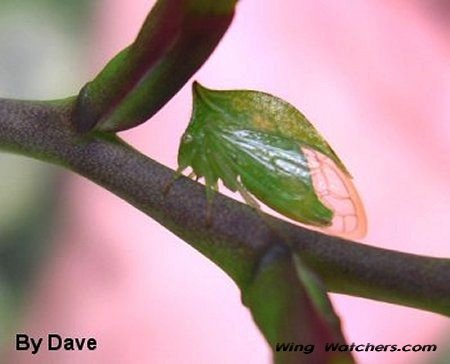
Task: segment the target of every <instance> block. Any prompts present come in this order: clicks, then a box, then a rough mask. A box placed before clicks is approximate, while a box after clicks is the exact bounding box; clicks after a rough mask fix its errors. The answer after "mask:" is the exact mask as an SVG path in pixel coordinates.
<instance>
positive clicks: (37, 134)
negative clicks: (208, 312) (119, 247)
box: [0, 99, 450, 315]
mask: <svg viewBox="0 0 450 364" xmlns="http://www.w3.org/2000/svg"><path fill="white" fill-rule="evenodd" d="M73 103H74V99H67V100H63V101H58V102H52V103H49V102H42V103H38V102H26V101H16V100H0V148H1V149H3V150H8V151H11V152H15V153H20V154H23V155H25V156H30V157H34V158H38V159H41V160H45V161H49V162H51V163H55V164H59V165H63V166H65V167H66V168H69V169H71V170H72V171H74V172H76V173H79V174H81V175H83V176H85V177H86V178H88V179H90V180H91V181H93V182H95V183H97V184H99V185H101V186H103V187H105V188H107V189H108V190H110V191H111V192H113V193H115V194H116V195H118V196H120V197H122V198H123V199H124V200H126V201H128V202H129V203H131V204H132V205H134V206H135V207H137V208H138V209H140V210H141V211H143V212H145V213H146V214H148V215H149V216H151V217H152V218H154V219H155V220H157V221H158V222H159V223H161V224H162V225H163V226H165V227H166V228H168V229H169V230H170V231H172V232H173V233H175V234H176V235H178V236H179V237H180V238H182V239H183V240H185V241H186V242H187V243H189V244H190V245H191V246H193V247H194V248H195V249H197V250H199V251H200V252H202V253H203V254H204V255H206V256H208V257H209V258H210V259H211V260H212V261H214V262H215V263H216V264H218V265H220V266H221V267H222V268H223V269H224V270H225V271H226V272H227V273H228V274H229V275H230V276H231V277H232V278H233V279H234V280H235V281H236V283H237V284H238V285H239V286H241V287H245V286H246V285H248V284H249V283H250V282H251V280H252V276H253V272H254V270H255V269H256V267H257V264H258V261H259V258H260V257H261V256H262V255H263V254H264V253H265V252H266V251H267V249H269V248H270V247H273V245H275V244H283V243H284V244H288V245H290V246H291V248H292V249H294V250H295V251H296V252H297V253H298V254H299V255H300V256H301V257H302V260H303V261H304V263H305V264H307V265H308V266H309V267H310V268H311V269H312V270H314V271H315V272H316V273H317V274H318V275H320V277H321V278H322V279H323V281H324V283H325V284H326V287H327V289H328V290H329V291H331V292H338V293H344V294H350V295H355V296H360V297H366V298H371V299H375V300H380V301H386V302H392V303H397V304H401V305H407V306H411V307H416V308H421V309H425V310H429V311H433V312H437V313H441V314H444V315H450V284H449V282H450V261H449V260H447V259H439V258H431V257H421V256H417V255H411V254H403V253H399V252H395V251H389V250H385V249H379V248H373V247H370V246H366V245H363V244H359V243H354V242H349V241H345V240H343V239H340V238H337V237H331V236H327V235H324V234H321V233H318V232H313V231H310V230H308V229H304V228H301V227H298V226H295V225H292V224H290V223H288V222H285V221H282V220H278V219H275V218H272V217H265V218H264V219H263V218H261V216H259V215H258V214H257V213H255V211H254V210H253V209H251V208H250V207H248V206H246V205H243V204H241V203H239V202H236V201H234V200H232V199H229V198H227V197H225V196H223V195H220V194H218V195H217V196H216V198H215V199H214V202H213V208H212V219H211V220H212V221H211V223H210V224H207V223H206V219H205V214H206V199H205V191H204V188H203V186H201V185H200V184H198V183H195V182H193V181H191V180H189V179H187V178H180V179H179V180H177V181H176V182H175V183H174V184H173V185H172V187H171V188H170V190H169V192H168V193H167V195H165V194H164V191H165V189H166V187H167V184H168V183H170V181H171V180H172V177H173V171H172V170H170V169H168V168H166V167H164V166H162V165H161V164H159V163H157V162H155V161H153V160H151V159H149V158H147V157H146V156H144V155H142V154H141V153H139V152H138V151H136V150H134V149H133V148H132V147H130V146H129V145H127V144H125V143H124V142H122V141H121V140H120V139H118V138H116V137H115V136H111V135H108V134H100V133H97V134H89V135H87V136H80V135H79V134H77V133H76V132H75V128H74V127H73V125H72V122H71V119H72V114H73ZM86 213H89V209H88V207H86ZM267 221H269V223H270V226H271V227H269V226H268V224H267ZM276 231H279V232H282V236H283V239H281V238H280V234H277V233H276ZM280 240H285V241H284V242H283V241H280Z"/></svg>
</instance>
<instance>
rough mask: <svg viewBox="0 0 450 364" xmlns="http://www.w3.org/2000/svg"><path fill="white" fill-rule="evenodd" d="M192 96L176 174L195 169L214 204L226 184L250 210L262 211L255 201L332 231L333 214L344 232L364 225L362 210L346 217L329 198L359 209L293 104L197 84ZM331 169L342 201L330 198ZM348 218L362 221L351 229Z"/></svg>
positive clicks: (341, 170) (337, 166) (342, 171)
mask: <svg viewBox="0 0 450 364" xmlns="http://www.w3.org/2000/svg"><path fill="white" fill-rule="evenodd" d="M193 94H194V104H193V112H192V117H191V120H190V123H189V126H188V128H187V130H186V131H185V133H184V135H183V137H182V139H181V144H180V149H179V152H178V165H179V167H178V171H179V172H181V171H183V170H185V169H186V168H188V167H191V168H192V172H193V174H194V175H196V176H197V177H198V178H200V177H204V179H205V184H206V187H207V194H208V199H209V200H210V199H211V197H212V191H214V190H217V183H218V180H221V181H222V182H223V184H224V185H225V186H226V187H227V188H229V189H230V190H232V191H234V192H235V191H238V192H240V193H241V195H242V196H243V197H244V199H245V200H246V201H247V202H248V203H250V204H251V205H253V206H258V204H257V203H256V201H255V200H254V199H253V197H252V196H251V195H253V196H254V197H256V198H257V199H258V200H260V201H261V202H263V203H264V204H266V205H267V206H269V207H270V208H272V209H274V210H275V211H277V212H279V213H281V214H282V215H284V216H286V217H289V218H291V219H293V220H295V221H298V222H301V223H306V224H309V225H315V226H321V227H324V226H330V225H332V223H333V218H334V217H335V215H342V216H341V217H342V218H343V227H339V228H338V230H342V231H343V232H345V231H344V230H355V229H357V226H358V225H361V224H360V222H361V221H358V220H361V217H358V216H357V212H356V210H357V209H356V208H353V209H351V208H350V210H351V211H350V212H345V213H342V214H341V213H340V212H339V211H336V208H335V206H333V203H330V201H328V200H327V199H326V198H325V197H327V196H328V195H330V196H334V195H333V194H336V196H338V198H339V199H343V200H345V199H347V200H349V201H351V203H352V204H353V207H355V206H356V205H357V203H353V200H352V197H351V196H350V197H349V195H351V193H352V192H353V190H354V189H353V190H352V191H349V188H348V186H347V184H346V182H345V180H349V179H350V178H351V177H350V175H349V173H348V171H347V169H346V168H345V167H344V165H343V164H342V162H341V161H340V160H339V158H338V157H337V155H336V154H335V153H334V151H333V150H332V149H331V147H330V146H329V145H328V143H327V142H326V141H325V140H324V139H323V138H322V136H321V135H320V134H319V133H318V132H317V130H316V129H315V128H314V127H313V126H312V125H311V123H310V122H309V121H308V120H307V119H306V118H305V117H304V116H303V114H301V113H300V112H299V111H298V110H297V109H295V108H294V107H293V106H292V105H290V104H288V103H287V102H285V101H283V100H281V99H279V98H277V97H274V96H272V95H269V94H266V93H262V92H257V91H246V90H242V91H241V90H237V91H214V90H209V89H206V88H204V87H202V86H200V85H199V84H198V83H194V85H193ZM325 165H326V166H331V171H332V173H331V175H332V176H334V177H333V178H334V179H335V180H336V181H338V182H339V183H338V184H340V185H339V186H338V187H341V188H340V191H338V192H339V193H341V194H340V195H339V193H336V191H332V189H333V188H331V187H332V186H331V185H329V179H330V178H329V177H330V173H329V172H328V174H327V173H325V172H324V171H323V169H324V168H323V166H325ZM333 183H334V182H333ZM334 184H335V185H336V183H334ZM336 196H334V197H336ZM348 217H355V219H356V222H354V223H353V224H350V222H349V221H347V222H346V219H347V218H348ZM346 225H347V227H346ZM350 225H352V226H351V227H350ZM363 225H364V224H363Z"/></svg>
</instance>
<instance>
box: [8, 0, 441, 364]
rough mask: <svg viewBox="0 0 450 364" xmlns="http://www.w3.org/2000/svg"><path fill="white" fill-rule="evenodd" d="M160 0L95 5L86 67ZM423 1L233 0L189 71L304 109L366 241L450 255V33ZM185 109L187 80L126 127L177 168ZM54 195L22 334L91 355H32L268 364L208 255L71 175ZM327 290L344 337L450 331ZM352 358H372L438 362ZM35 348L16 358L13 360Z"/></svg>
mask: <svg viewBox="0 0 450 364" xmlns="http://www.w3.org/2000/svg"><path fill="white" fill-rule="evenodd" d="M153 3H154V1H144V0H127V1H125V0H103V1H99V2H98V8H97V15H96V20H95V21H96V29H93V34H92V37H91V39H90V42H91V43H90V45H89V47H90V49H91V59H90V72H91V77H93V76H94V75H95V74H96V73H97V72H98V71H99V70H100V69H101V67H102V66H103V65H104V63H105V62H106V61H107V60H108V59H109V58H111V57H112V56H113V55H114V54H115V53H116V52H117V51H118V50H120V49H121V48H123V47H124V46H126V45H127V44H128V43H130V42H131V41H132V39H133V38H134V36H135V34H136V32H137V31H138V29H139V27H140V25H141V23H142V21H143V20H144V17H145V16H146V13H147V12H148V10H149V8H150V7H151V6H152V4H153ZM281 3H282V4H281ZM430 3H431V2H428V3H427V2H425V1H423V2H420V1H407V0H398V1H387V0H384V1H379V0H378V1H375V0H372V1H365V2H361V1H346V2H345V6H343V5H342V4H343V2H337V1H335V2H334V1H327V2H325V1H313V0H303V1H299V0H284V1H283V2H280V1H274V0H241V3H240V4H239V5H238V10H237V15H236V18H235V21H234V23H233V25H232V27H231V29H230V30H229V32H228V33H227V34H226V36H225V38H224V40H223V42H222V43H221V44H220V45H219V47H218V49H217V50H216V52H215V53H214V54H213V56H212V57H211V58H210V59H209V61H208V62H207V63H206V64H205V66H204V67H203V68H202V69H201V70H200V71H199V72H198V73H197V74H196V75H195V79H197V80H199V81H200V82H201V83H203V84H205V86H207V87H211V88H218V89H220V88H224V89H239V88H246V89H257V90H261V91H266V92H269V93H272V94H275V95H278V96H280V97H282V98H284V99H286V100H288V101H289V102H291V103H292V104H294V105H295V106H297V107H298V108H299V109H301V110H302V111H303V112H304V113H305V114H306V115H307V116H308V117H309V118H310V119H311V120H312V121H313V122H314V124H315V125H316V127H317V128H318V129H319V130H320V131H321V132H322V134H323V135H324V136H325V137H326V138H327V140H328V141H329V142H330V143H331V145H332V146H333V147H334V149H335V150H336V152H337V153H338V154H339V156H341V158H342V160H343V161H344V162H345V164H346V165H347V166H348V168H349V169H350V171H351V172H352V174H353V176H354V178H355V185H356V186H357V188H358V190H359V192H360V194H361V196H362V199H363V201H364V203H365V206H366V209H367V215H368V219H369V234H368V235H367V237H366V238H365V239H364V242H365V243H367V244H370V245H373V246H378V247H384V248H388V249H394V250H400V251H404V252H410V253H417V254H424V255H431V256H442V257H448V256H449V255H450V248H449V245H448V244H446V243H445V242H448V241H450V229H448V228H447V225H446V224H448V223H449V216H450V193H449V192H448V186H449V180H450V168H449V165H450V123H449V121H450V120H449V119H450V102H449V101H450V86H449V85H450V83H449V81H450V62H449V59H450V58H449V56H450V45H449V44H450V42H449V38H450V28H448V26H447V24H445V23H444V22H441V21H440V19H438V18H437V17H436V14H437V12H438V11H439V9H438V8H429V7H427V5H426V4H430ZM433 4H437V2H433ZM436 9H437V10H436ZM93 18H94V17H93ZM190 108H191V95H190V84H189V85H187V86H186V87H185V88H184V89H183V90H182V91H181V92H180V93H179V94H178V95H177V96H176V97H175V98H174V99H173V100H172V101H171V102H170V103H169V104H168V105H166V107H164V109H163V110H161V111H160V112H159V113H158V114H157V115H156V116H155V117H154V118H153V120H152V121H151V122H149V123H147V124H146V125H143V126H141V127H139V128H137V129H136V130H132V131H129V132H126V133H124V134H123V137H124V138H125V139H126V140H128V141H129V142H130V143H131V144H133V145H134V146H136V147H137V148H138V149H140V150H141V151H143V152H144V153H145V154H147V155H149V156H150V157H151V158H154V159H156V160H158V161H160V162H162V163H164V164H166V165H168V166H171V167H175V166H176V153H177V147H178V141H179V138H180V136H181V133H182V131H183V130H184V128H185V127H186V125H187V122H188V120H189V115H190ZM63 199H64V200H63V201H62V203H63V204H64V206H65V210H66V212H65V214H64V216H61V217H60V220H61V227H60V230H59V231H58V232H57V233H56V234H55V237H54V238H55V240H56V241H57V243H58V244H57V245H58V246H57V248H56V250H55V252H54V254H53V256H52V258H51V260H50V261H49V262H48V263H47V264H46V268H45V270H44V271H43V273H42V276H41V278H40V279H39V284H38V285H37V287H36V289H35V291H34V292H33V293H32V295H31V299H30V302H29V305H28V307H29V308H28V310H27V315H26V318H25V320H24V322H23V325H22V328H21V331H23V332H28V333H30V334H34V335H36V336H39V335H45V334H46V333H48V332H59V333H61V334H62V335H71V336H74V335H79V336H93V337H95V338H97V341H98V342H99V344H98V350H96V351H95V352H86V353H77V354H73V353H69V354H67V353H48V352H44V353H42V354H39V355H38V356H35V357H33V359H35V361H33V362H42V363H44V362H45V363H80V362H83V363H125V362H126V363H149V362H151V363H168V364H169V363H181V362H182V363H198V364H201V363H205V364H206V363H211V362H214V363H216V364H219V363H224V364H225V363H244V362H250V363H269V362H270V358H271V357H270V351H269V348H268V346H267V344H266V343H265V341H264V339H263V338H262V336H261V335H260V334H259V332H258V330H257V329H256V327H255V325H254V324H253V322H252V320H251V317H250V314H249V312H248V311H247V309H246V308H244V307H243V306H242V304H241V303H240V297H239V292H238V290H237V288H236V287H235V285H234V284H233V282H232V281H231V280H230V279H229V278H228V277H227V276H226V275H225V274H224V273H222V271H220V270H219V269H218V268H217V267H216V266H214V265H213V264H212V263H210V262H209V261H208V260H206V259H205V258H204V257H202V256H201V255H200V254H199V253H197V252H196V251H194V250H193V249H192V248H190V247H189V246H187V245H186V244H185V243H184V242H183V241H180V240H179V239H177V238H176V237H174V236H173V235H172V234H171V233H169V232H168V231H167V230H165V229H164V228H162V227H161V226H159V225H158V224H157V223H155V222H154V221H152V220H151V219H149V218H148V217H147V216H145V215H144V214H142V213H141V212H139V211H137V210H136V209H134V208H133V207H131V206H129V205H127V204H126V203H125V202H123V201H121V200H120V199H119V198H117V197H115V196H113V195H112V194H110V193H109V192H107V191H105V190H103V189H101V188H99V187H97V186H95V185H93V184H92V183H90V182H88V181H86V180H84V179H82V178H81V177H77V176H74V175H71V176H70V180H69V181H68V182H67V183H66V187H65V191H64V193H63ZM332 299H333V302H334V303H335V306H336V309H337V311H338V313H339V314H340V316H341V318H342V321H343V326H344V329H345V332H346V335H347V338H348V341H349V342H355V343H367V342H370V343H373V344H398V345H402V344H432V343H434V344H438V345H439V344H443V343H444V342H445V340H446V339H448V334H449V332H450V326H449V322H448V320H446V319H445V318H443V317H440V316H438V315H435V314H431V313H427V312H423V311H419V310H414V309H409V308H405V307H400V306H395V305H389V304H385V303H380V302H375V301H369V300H365V299H360V298H354V297H347V296H340V295H332ZM442 346H443V345H442ZM316 350H317V349H316ZM356 357H357V358H358V359H359V360H360V362H361V363H368V364H371V363H380V362H383V363H399V362H402V363H406V362H408V363H428V362H430V361H431V360H432V359H433V358H434V356H433V355H432V354H420V353H382V352H381V353H380V352H377V353H360V354H357V355H356ZM30 358H31V357H30V354H29V353H28V354H17V353H14V354H11V359H12V362H20V363H28V362H30Z"/></svg>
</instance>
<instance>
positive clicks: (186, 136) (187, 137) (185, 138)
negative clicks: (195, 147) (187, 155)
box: [183, 133, 194, 143]
mask: <svg viewBox="0 0 450 364" xmlns="http://www.w3.org/2000/svg"><path fill="white" fill-rule="evenodd" d="M193 141H194V137H193V136H192V134H189V133H186V134H184V135H183V143H192V142H193Z"/></svg>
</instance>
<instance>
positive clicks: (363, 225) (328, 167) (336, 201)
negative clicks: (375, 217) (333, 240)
mask: <svg viewBox="0 0 450 364" xmlns="http://www.w3.org/2000/svg"><path fill="white" fill-rule="evenodd" d="M302 150H303V153H304V154H305V156H306V157H307V159H308V164H309V167H310V170H311V177H312V181H313V185H314V189H315V190H316V193H317V195H318V196H319V198H320V200H321V201H322V203H323V204H324V205H325V206H327V207H328V208H329V209H330V210H332V211H333V220H332V225H331V226H330V227H328V228H325V229H324V230H325V231H326V232H328V233H331V234H333V235H339V236H342V237H344V238H349V239H350V238H351V239H360V238H362V237H364V236H365V235H366V233H367V218H366V213H365V210H364V205H363V203H362V201H361V198H360V197H359V195H358V192H357V191H356V188H355V186H354V185H353V182H352V180H351V178H350V177H349V176H348V175H347V174H345V173H344V172H343V171H342V170H341V169H340V168H339V167H338V166H337V165H336V163H334V161H332V160H331V159H330V158H328V157H327V156H325V155H323V154H321V153H320V152H317V151H314V150H311V149H307V148H302Z"/></svg>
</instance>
